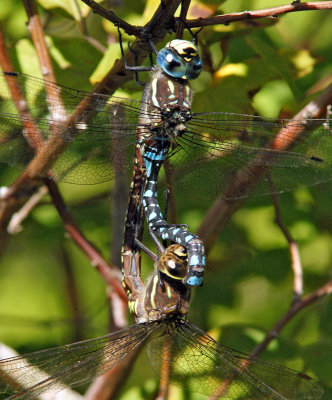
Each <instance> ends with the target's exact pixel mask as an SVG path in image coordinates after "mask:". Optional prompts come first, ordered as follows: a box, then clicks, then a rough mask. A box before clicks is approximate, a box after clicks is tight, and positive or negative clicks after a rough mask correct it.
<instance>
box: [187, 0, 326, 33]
mask: <svg viewBox="0 0 332 400" xmlns="http://www.w3.org/2000/svg"><path fill="white" fill-rule="evenodd" d="M331 9H332V1H309V2H306V3H301V2H295V1H293V2H292V3H290V4H285V5H284V6H278V7H272V8H265V9H262V10H253V11H242V12H237V13H231V14H223V15H216V16H214V17H208V18H197V19H191V20H187V21H186V24H187V26H189V28H199V27H202V26H209V25H229V24H230V23H232V22H237V21H248V20H253V19H260V18H277V17H278V16H280V15H283V14H288V13H292V12H298V11H319V10H331Z"/></svg>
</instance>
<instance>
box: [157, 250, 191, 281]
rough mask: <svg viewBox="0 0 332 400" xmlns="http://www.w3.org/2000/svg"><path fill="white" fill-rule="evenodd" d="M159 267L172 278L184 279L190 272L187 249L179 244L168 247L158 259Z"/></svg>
mask: <svg viewBox="0 0 332 400" xmlns="http://www.w3.org/2000/svg"><path fill="white" fill-rule="evenodd" d="M158 268H159V270H160V272H162V273H164V274H165V275H167V276H169V277H170V278H172V279H176V280H182V279H183V278H184V277H185V276H186V275H187V273H188V256H187V251H186V249H185V248H184V247H183V246H180V245H179V244H172V245H171V246H169V247H167V249H166V252H165V253H164V254H163V255H162V256H161V257H160V258H159V260H158Z"/></svg>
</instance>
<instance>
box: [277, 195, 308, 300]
mask: <svg viewBox="0 0 332 400" xmlns="http://www.w3.org/2000/svg"><path fill="white" fill-rule="evenodd" d="M272 200H273V205H274V210H275V222H276V224H277V225H278V226H279V228H280V230H281V232H282V233H283V235H284V236H285V238H286V240H287V242H288V245H289V252H290V256H291V259H292V270H293V275H294V279H293V292H294V301H298V300H299V299H300V298H301V296H302V294H303V272H302V264H301V258H300V253H299V249H298V246H297V243H296V240H295V239H294V238H293V237H292V235H291V233H290V232H289V230H288V229H287V227H286V225H285V224H284V223H283V221H282V217H281V210H280V203H279V198H278V195H277V194H276V193H275V191H274V193H273V194H272Z"/></svg>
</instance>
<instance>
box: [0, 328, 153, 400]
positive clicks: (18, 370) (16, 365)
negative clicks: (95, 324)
mask: <svg viewBox="0 0 332 400" xmlns="http://www.w3.org/2000/svg"><path fill="white" fill-rule="evenodd" d="M155 327H156V324H155V323H142V324H136V325H132V326H130V327H128V328H125V329H122V330H121V331H119V332H115V333H112V334H109V335H106V336H103V337H100V338H97V339H92V340H86V341H82V342H77V343H73V344H69V345H66V346H61V347H55V348H52V349H46V350H42V351H37V352H34V353H30V354H26V355H23V356H18V357H13V358H8V359H4V360H0V393H13V392H15V399H35V398H36V396H37V395H38V394H40V393H42V392H47V391H60V390H62V389H64V388H65V387H68V386H76V385H80V384H83V383H86V382H89V381H91V380H92V379H94V378H95V377H97V376H99V375H102V374H103V373H105V372H107V371H108V370H109V369H111V368H112V367H113V366H114V365H116V364H117V363H118V362H119V361H120V360H121V359H122V358H124V357H125V356H126V355H127V354H129V353H130V352H131V351H132V350H134V349H136V348H138V347H139V346H140V345H141V344H142V343H143V342H144V341H145V340H146V339H147V337H148V336H149V335H150V333H151V332H152V331H153V330H154V329H155ZM10 398H11V397H10Z"/></svg>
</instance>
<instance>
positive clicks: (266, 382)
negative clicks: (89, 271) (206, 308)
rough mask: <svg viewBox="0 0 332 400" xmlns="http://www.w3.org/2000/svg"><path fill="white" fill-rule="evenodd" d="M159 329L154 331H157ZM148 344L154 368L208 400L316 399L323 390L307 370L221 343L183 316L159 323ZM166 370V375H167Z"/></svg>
mask: <svg viewBox="0 0 332 400" xmlns="http://www.w3.org/2000/svg"><path fill="white" fill-rule="evenodd" d="M157 332H158V333H157ZM157 332H156V333H157V334H154V335H153V338H152V339H150V341H149V343H148V356H149V359H150V362H151V364H152V366H153V368H154V369H155V370H156V371H157V373H158V371H159V374H160V368H161V366H163V369H164V370H163V375H164V376H165V368H168V370H169V371H168V372H169V374H168V375H169V377H170V381H171V382H173V383H175V384H178V385H182V386H185V387H186V388H187V389H188V390H190V391H194V392H199V393H203V394H205V395H208V396H210V397H209V398H211V399H234V400H235V399H236V400H240V399H251V400H253V399H264V400H268V399H273V400H276V399H278V400H281V399H284V400H286V399H287V400H316V399H319V398H320V397H321V396H322V393H323V392H322V389H321V388H320V387H319V386H318V385H317V384H316V383H315V382H314V381H313V380H312V379H311V378H310V377H309V376H307V375H305V374H302V373H299V372H296V371H293V370H291V369H288V368H285V367H282V366H280V365H277V364H269V363H266V362H264V361H261V360H258V359H252V358H250V357H249V356H248V355H246V354H243V353H239V352H237V351H235V350H232V349H229V348H226V347H224V346H222V345H220V344H218V343H217V342H216V341H214V340H213V339H212V338H211V337H210V336H209V335H208V334H206V333H204V332H203V331H201V330H200V329H199V328H197V327H195V326H194V325H193V324H191V323H189V322H187V321H181V320H177V319H175V320H174V321H172V322H169V323H167V324H164V325H162V326H161V327H160V328H159V330H158V331H157ZM166 375H167V374H166Z"/></svg>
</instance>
